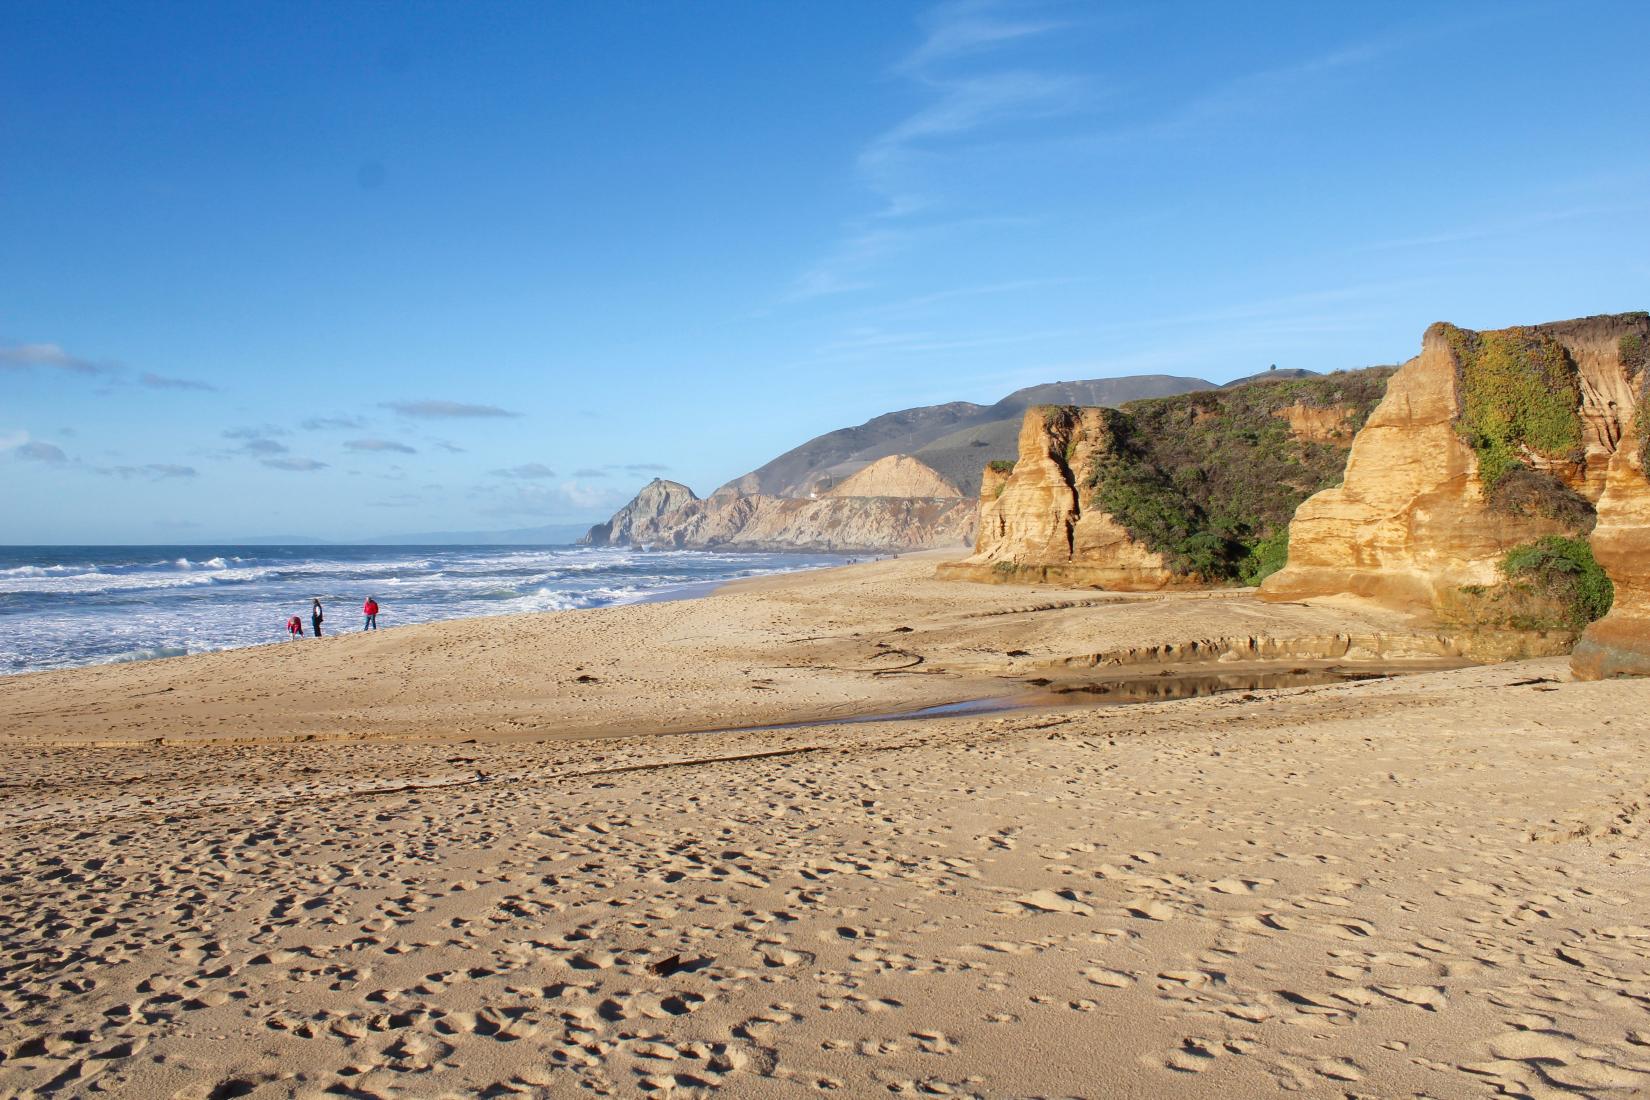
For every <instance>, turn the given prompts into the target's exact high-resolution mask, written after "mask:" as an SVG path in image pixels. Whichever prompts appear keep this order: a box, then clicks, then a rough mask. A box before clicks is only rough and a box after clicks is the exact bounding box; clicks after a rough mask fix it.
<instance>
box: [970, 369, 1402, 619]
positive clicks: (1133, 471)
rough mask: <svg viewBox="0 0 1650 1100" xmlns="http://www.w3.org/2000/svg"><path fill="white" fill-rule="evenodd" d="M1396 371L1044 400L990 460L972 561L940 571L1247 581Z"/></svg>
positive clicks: (1149, 583) (1143, 586)
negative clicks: (1151, 394)
mask: <svg viewBox="0 0 1650 1100" xmlns="http://www.w3.org/2000/svg"><path fill="white" fill-rule="evenodd" d="M1391 373H1392V368H1388V367H1372V368H1369V369H1367V370H1362V371H1347V372H1341V373H1337V374H1332V375H1309V376H1305V377H1293V376H1289V375H1284V376H1283V377H1278V376H1276V375H1273V374H1271V373H1270V372H1269V373H1268V374H1267V375H1265V376H1262V377H1261V378H1259V379H1257V380H1255V381H1252V382H1249V383H1246V384H1244V385H1238V386H1232V387H1228V388H1225V389H1221V390H1214V391H1208V392H1201V393H1193V394H1186V395H1180V396H1173V397H1165V398H1156V399H1151V400H1146V401H1138V402H1131V403H1129V404H1126V405H1124V406H1122V408H1120V409H1101V408H1086V409H1085V408H1073V407H1070V406H1064V407H1062V406H1046V407H1043V408H1038V409H1033V410H1031V411H1030V412H1028V413H1027V414H1026V417H1025V419H1024V421H1022V423H1021V428H1020V438H1019V457H1018V459H1017V460H1016V462H1015V463H1014V465H1013V467H1012V469H1000V468H996V467H988V468H987V469H986V471H985V475H984V478H983V491H982V493H981V498H980V533H979V536H978V541H977V542H976V544H975V553H974V555H973V556H972V557H970V558H969V559H967V560H966V561H964V562H961V563H956V564H951V565H947V566H944V567H942V569H941V575H943V576H948V577H954V578H961V579H970V580H986V581H1000V582H1017V581H1052V582H1058V583H1065V584H1082V585H1093V586H1098V587H1102V588H1110V589H1118V590H1124V591H1131V590H1132V591H1142V590H1145V591H1149V590H1155V589H1160V588H1165V587H1168V586H1171V585H1190V584H1198V583H1221V582H1224V581H1229V580H1248V581H1251V582H1252V580H1253V579H1254V577H1255V575H1256V574H1257V572H1258V571H1259V570H1261V569H1263V568H1266V567H1268V563H1270V564H1273V565H1275V561H1276V559H1277V558H1278V557H1279V556H1280V554H1281V550H1280V549H1279V547H1277V546H1276V545H1274V540H1276V539H1277V537H1278V536H1279V535H1280V534H1281V532H1282V531H1283V529H1284V528H1285V527H1286V526H1287V524H1288V522H1289V519H1290V517H1291V516H1292V515H1293V514H1294V511H1295V507H1296V505H1298V504H1299V503H1300V502H1301V501H1302V500H1304V499H1305V498H1306V497H1307V496H1308V495H1310V494H1311V493H1313V492H1315V491H1317V490H1318V489H1320V488H1322V487H1323V486H1325V485H1327V484H1330V483H1332V482H1333V481H1334V480H1335V479H1337V478H1338V477H1339V476H1340V473H1341V470H1342V469H1343V468H1344V466H1345V463H1346V454H1347V449H1348V447H1349V446H1350V445H1351V440H1352V437H1353V435H1354V433H1355V432H1356V431H1357V429H1358V427H1359V426H1360V425H1361V424H1362V423H1363V421H1364V418H1365V417H1367V416H1368V414H1369V412H1370V411H1371V410H1372V409H1373V408H1374V407H1375V404H1376V403H1377V402H1378V401H1379V400H1380V397H1381V394H1382V393H1383V392H1384V391H1385V386H1386V382H1387V378H1388V377H1389V376H1390V374H1391Z"/></svg>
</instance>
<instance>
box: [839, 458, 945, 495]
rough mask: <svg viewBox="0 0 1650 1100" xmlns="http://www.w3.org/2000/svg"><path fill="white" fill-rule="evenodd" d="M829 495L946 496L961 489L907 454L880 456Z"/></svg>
mask: <svg viewBox="0 0 1650 1100" xmlns="http://www.w3.org/2000/svg"><path fill="white" fill-rule="evenodd" d="M824 495H825V496H832V497H922V498H927V499H946V498H951V497H960V496H962V493H961V492H959V491H958V490H957V487H956V486H955V485H953V484H951V483H950V482H949V481H947V480H945V478H943V477H941V476H940V475H939V474H937V473H935V472H934V471H933V470H932V469H931V468H929V467H928V466H926V465H924V464H923V463H922V462H919V461H918V460H917V459H914V458H912V457H911V456H910V455H889V456H888V457H887V458H879V459H877V460H876V461H875V462H873V463H871V464H870V465H869V466H867V467H865V468H864V469H863V470H861V471H860V472H859V473H857V474H854V475H853V476H851V477H849V478H848V479H847V480H845V481H843V482H842V483H841V484H839V485H837V486H836V487H834V488H832V489H830V490H829V491H828V492H826V493H825V494H824Z"/></svg>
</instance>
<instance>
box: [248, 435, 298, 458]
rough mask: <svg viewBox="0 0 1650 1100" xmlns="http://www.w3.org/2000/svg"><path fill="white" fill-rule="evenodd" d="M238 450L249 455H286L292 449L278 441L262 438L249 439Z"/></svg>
mask: <svg viewBox="0 0 1650 1100" xmlns="http://www.w3.org/2000/svg"><path fill="white" fill-rule="evenodd" d="M237 449H238V450H241V451H244V452H245V453H247V454H249V455H284V454H286V453H287V451H288V450H289V449H290V448H288V447H287V445H286V444H285V443H281V442H279V441H278V440H274V439H261V438H260V439H249V440H247V441H246V442H245V443H242V444H241V445H240V447H239V448H237Z"/></svg>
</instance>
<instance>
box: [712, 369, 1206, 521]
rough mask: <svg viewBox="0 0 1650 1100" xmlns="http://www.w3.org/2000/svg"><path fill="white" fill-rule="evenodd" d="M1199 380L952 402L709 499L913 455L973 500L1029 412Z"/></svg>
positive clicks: (800, 492) (1100, 382)
mask: <svg viewBox="0 0 1650 1100" xmlns="http://www.w3.org/2000/svg"><path fill="white" fill-rule="evenodd" d="M1212 388H1213V384H1212V383H1209V382H1205V381H1204V380H1203V379H1201V378H1176V377H1172V376H1170V375H1164V374H1149V375H1136V376H1132V377H1128V378H1092V379H1086V380H1079V381H1074V382H1049V383H1045V384H1043V385H1039V386H1027V387H1026V388H1025V389H1020V390H1015V391H1014V392H1013V393H1011V394H1009V395H1008V396H1007V397H1004V398H1003V399H1002V400H1001V401H998V402H996V403H995V404H992V405H976V404H974V403H973V402H970V401H952V402H948V403H946V404H944V405H925V406H922V407H920V408H915V409H901V410H899V411H898V412H891V413H884V414H883V415H881V416H878V417H875V418H873V419H871V420H867V421H866V422H865V423H863V424H859V425H856V426H855V427H852V428H839V429H837V430H836V431H834V432H827V433H825V434H824V435H821V436H816V437H815V438H813V439H810V440H808V442H806V443H804V444H802V445H801V446H799V447H793V448H792V449H791V450H789V451H786V452H785V453H784V454H782V455H780V456H779V457H778V458H775V459H773V460H772V461H770V462H768V463H766V464H764V465H762V466H760V467H758V468H757V469H755V470H752V471H751V472H750V473H748V474H745V475H743V476H741V477H737V478H735V479H734V480H732V481H730V482H728V483H727V484H726V485H724V486H722V487H721V488H720V489H718V490H716V492H715V493H713V494H712V495H713V496H721V495H724V494H727V493H735V494H744V495H748V496H762V495H766V496H776V497H805V496H810V495H817V494H819V493H821V492H823V491H824V490H825V489H827V488H829V487H830V486H831V485H833V484H838V483H840V482H841V481H842V480H843V479H844V478H847V477H849V476H851V475H852V474H855V473H857V472H858V471H859V470H861V469H862V468H864V467H865V466H866V465H868V464H870V463H872V462H875V461H876V460H877V459H880V458H886V457H887V456H889V455H894V454H904V455H916V456H917V457H918V458H920V459H921V460H922V461H923V462H924V463H925V464H927V465H928V466H929V467H931V468H933V469H934V470H935V471H937V472H938V473H939V475H940V476H941V477H943V478H945V479H946V480H947V481H949V482H951V483H952V484H953V485H955V486H957V487H958V488H959V489H960V490H961V491H962V494H963V495H964V496H972V495H973V494H974V493H975V491H976V490H975V485H976V483H977V479H978V478H979V473H980V467H982V466H983V465H984V464H985V463H986V462H988V461H990V460H992V459H1006V458H1008V457H1010V456H1011V455H1012V454H1013V444H1014V430H1015V428H1016V427H1017V426H1018V424H1019V422H1020V417H1021V416H1022V415H1023V414H1024V413H1025V410H1026V409H1028V408H1030V407H1031V406H1033V405H1054V404H1079V405H1119V404H1122V403H1123V402H1125V401H1134V400H1138V399H1140V398H1143V397H1160V396H1163V395H1166V394H1176V393H1189V392H1191V391H1193V390H1207V389H1212Z"/></svg>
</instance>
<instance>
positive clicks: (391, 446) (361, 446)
mask: <svg viewBox="0 0 1650 1100" xmlns="http://www.w3.org/2000/svg"><path fill="white" fill-rule="evenodd" d="M344 449H345V450H349V451H388V452H391V453H394V454H402V455H415V454H417V453H418V451H417V449H415V448H413V447H409V446H407V445H406V444H405V443H397V442H396V441H395V440H393V439H351V440H348V441H347V442H345V444H344Z"/></svg>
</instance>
